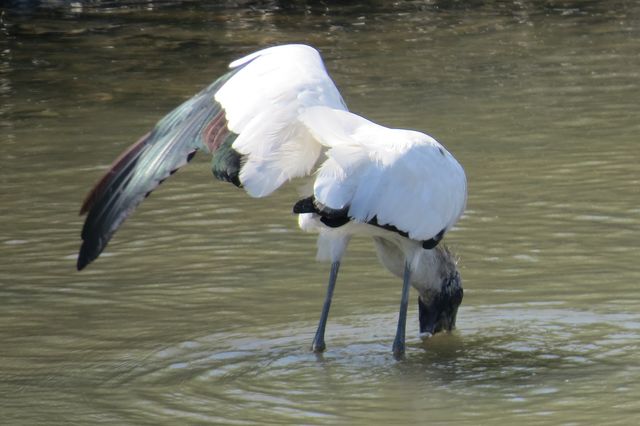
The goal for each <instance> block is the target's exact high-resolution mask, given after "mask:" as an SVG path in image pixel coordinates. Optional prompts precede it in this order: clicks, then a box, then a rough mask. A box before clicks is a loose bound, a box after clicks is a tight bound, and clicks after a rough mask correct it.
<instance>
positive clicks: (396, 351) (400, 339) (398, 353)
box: [393, 262, 411, 359]
mask: <svg viewBox="0 0 640 426" xmlns="http://www.w3.org/2000/svg"><path fill="white" fill-rule="evenodd" d="M410 277H411V268H410V267H409V262H406V263H405V264H404V276H403V279H402V296H401V297H400V312H399V313H398V329H397V330H396V338H395V340H394V341H393V356H394V357H395V358H396V359H401V358H402V357H403V355H404V336H405V328H406V324H407V308H408V306H409V279H410Z"/></svg>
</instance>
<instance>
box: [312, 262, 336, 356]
mask: <svg viewBox="0 0 640 426" xmlns="http://www.w3.org/2000/svg"><path fill="white" fill-rule="evenodd" d="M339 268H340V262H339V261H335V262H332V263H331V274H330V275H329V285H328V287H327V295H326V296H325V299H324V305H323V306H322V314H320V323H319V324H318V330H317V331H316V335H315V337H314V338H313V343H312V344H311V350H312V351H314V352H323V351H324V350H325V348H326V347H327V346H326V345H325V344H324V329H325V327H326V325H327V318H328V317H329V308H330V307H331V298H332V297H333V289H334V288H335V286H336V279H337V278H338V269H339Z"/></svg>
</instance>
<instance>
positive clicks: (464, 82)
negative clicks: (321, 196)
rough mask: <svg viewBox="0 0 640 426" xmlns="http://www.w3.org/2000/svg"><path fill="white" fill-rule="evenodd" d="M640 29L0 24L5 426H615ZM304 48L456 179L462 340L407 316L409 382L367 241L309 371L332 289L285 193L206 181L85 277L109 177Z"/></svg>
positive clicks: (356, 16)
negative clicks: (455, 165) (83, 231)
mask: <svg viewBox="0 0 640 426" xmlns="http://www.w3.org/2000/svg"><path fill="white" fill-rule="evenodd" d="M148 8H150V9H152V10H148ZM639 21H640V9H639V8H638V7H637V5H635V4H629V3H628V2H622V1H620V2H618V1H616V2H602V1H591V2H569V1H550V2H543V3H541V2H513V3H505V2H452V1H448V2H442V1H434V2H386V1H371V2H368V3H366V4H365V3H362V2H349V3H347V4H346V5H345V4H340V5H338V4H337V3H336V4H334V3H331V4H323V5H320V4H318V3H316V2H276V1H271V2H254V1H252V2H233V4H231V2H227V3H216V4H213V3H211V4H209V3H207V4H201V3H200V2H135V1H134V2H127V3H126V4H124V3H119V2H107V1H105V2H12V3H11V4H10V6H9V7H8V8H6V9H5V13H4V15H3V17H2V26H1V27H0V30H1V31H2V34H1V35H0V142H1V143H2V147H3V151H2V155H1V156H0V167H1V170H2V175H1V179H2V191H0V206H1V208H2V212H3V220H2V221H0V298H1V299H2V304H0V339H1V340H2V345H0V358H1V359H2V363H1V366H0V396H1V400H2V402H0V407H1V412H2V416H3V421H4V422H6V423H7V424H12V425H22V424H24V425H31V424H38V423H48V424H51V423H54V424H56V423H57V424H70V423H74V422H75V423H80V424H87V423H98V422H102V423H111V424H176V423H180V424H202V423H207V422H210V423H220V424H234V423H235V424H247V423H264V422H266V421H271V422H278V421H279V422H282V423H297V424H299V423H329V424H330V423H339V424H344V423H351V424H353V423H355V424H358V423H368V424H369V423H380V424H383V423H384V424H396V423H403V424H406V423H416V424H418V423H419V424H423V423H424V422H425V421H427V420H425V419H428V421H429V422H430V423H444V422H450V423H451V422H455V423H465V422H466V423H469V424H483V423H492V424H493V423H499V422H500V420H497V419H502V422H503V423H508V424H512V423H514V422H515V421H524V422H526V423H547V424H558V423H572V422H573V423H592V424H597V423H603V422H607V423H619V424H628V423H630V419H632V418H633V416H634V415H635V414H636V413H637V412H638V410H640V406H639V405H638V401H639V400H640V398H639V397H640V387H639V386H638V383H640V380H639V379H640V369H639V368H638V358H637V352H638V342H639V341H640V331H639V328H640V310H638V299H639V297H638V296H639V293H638V292H639V290H638V286H637V283H638V281H640V272H639V269H638V267H637V262H636V259H635V258H636V250H635V248H636V247H637V241H638V237H639V235H638V230H639V229H640V220H639V213H640V210H639V209H638V206H637V200H638V199H639V195H640V194H639V191H640V190H639V189H638V188H640V187H639V186H638V182H637V179H636V178H635V176H636V175H637V164H638V153H637V152H638V151H637V146H636V144H637V134H638V131H639V130H640V124H639V123H640V120H638V118H639V117H638V108H637V99H639V98H640V85H639V84H638V81H640V80H639V77H640V75H639V74H640V72H639V71H638V70H640V51H639V50H640V47H639V46H640V44H639V43H637V40H638V38H639V36H640V34H639V33H638V28H640V25H639V24H640V22H639ZM293 41H305V42H308V43H311V44H314V45H316V46H317V47H319V48H320V49H321V50H322V52H323V55H324V57H326V58H327V67H328V69H329V71H330V72H331V74H332V76H333V77H334V79H335V80H336V83H337V84H338V86H339V87H340V88H341V90H342V92H343V94H344V96H345V98H346V99H348V100H349V101H350V108H351V109H353V110H354V111H357V112H360V113H363V114H364V115H365V116H368V117H370V118H371V119H373V120H375V121H379V122H381V123H383V124H386V125H391V126H397V127H408V128H417V129H422V130H425V131H427V132H428V133H430V134H433V135H434V136H435V137H436V138H437V139H438V140H441V141H443V142H444V143H445V145H446V146H447V148H448V149H450V150H451V151H452V152H453V153H455V155H456V157H457V158H459V159H460V161H461V163H462V164H463V165H464V166H465V167H466V170H467V174H468V177H469V185H470V186H469V195H470V198H469V208H468V211H467V214H466V216H465V217H464V218H463V220H462V221H461V222H460V225H459V227H458V228H457V229H456V230H455V232H453V233H452V234H451V235H450V236H448V243H449V244H450V245H451V246H453V248H454V249H455V251H456V252H457V253H458V254H459V255H460V266H461V268H462V270H461V272H462V275H463V278H464V280H465V289H466V290H467V291H466V293H465V300H464V303H463V305H462V307H461V310H460V314H459V318H458V327H459V329H458V331H456V332H455V333H454V334H452V335H444V336H438V337H436V338H433V339H431V340H429V341H427V342H426V343H423V342H422V341H420V340H419V339H418V338H417V328H418V327H417V321H416V320H415V316H416V312H415V310H416V308H415V306H412V307H411V310H410V312H409V318H410V320H409V324H408V327H409V330H408V355H407V359H406V360H405V361H404V362H401V363H396V362H395V361H394V360H393V358H392V356H391V355H390V353H389V347H388V343H389V341H390V340H391V339H392V336H393V331H394V324H395V319H396V317H395V315H396V312H395V311H396V307H397V298H398V294H399V291H400V288H399V286H398V283H397V280H395V279H394V278H393V277H391V276H390V275H388V274H387V273H386V272H385V271H384V270H382V268H381V267H379V266H377V265H376V261H375V259H374V258H373V254H372V248H371V246H370V243H369V242H368V241H359V240H356V241H354V243H353V245H352V247H350V250H349V253H348V255H347V258H346V259H345V262H344V264H343V268H342V271H341V277H340V281H339V284H338V286H337V288H336V294H335V300H334V306H333V307H332V310H333V312H332V318H331V324H330V327H329V329H328V331H327V332H328V336H327V338H328V343H329V348H328V352H327V353H325V354H324V355H323V356H322V357H321V358H319V359H316V357H315V356H314V355H313V354H312V353H310V352H309V351H308V345H309V344H310V341H311V338H312V333H313V331H314V328H315V324H316V321H317V317H316V315H317V312H318V310H319V308H320V304H321V302H322V296H323V292H324V288H325V279H326V265H319V264H316V263H313V262H310V259H312V258H313V255H314V251H315V248H314V242H313V241H314V238H313V236H308V235H304V234H301V233H300V232H298V231H297V229H296V223H295V218H294V217H291V216H290V214H289V209H290V202H291V200H292V199H295V198H296V196H297V188H296V184H294V185H291V187H290V188H286V189H284V190H283V191H280V192H278V193H277V194H275V195H274V197H271V198H269V199H267V200H260V201H255V200H251V199H248V198H247V197H246V196H244V194H242V193H241V192H238V191H235V190H234V189H233V188H227V187H226V186H225V185H218V184H216V183H214V182H212V181H209V176H210V175H209V170H208V164H206V162H199V163H198V162H197V163H196V164H193V165H191V166H190V167H189V168H186V169H185V170H184V171H180V173H178V174H177V175H176V176H175V177H173V178H172V179H171V181H170V182H167V183H166V184H165V185H163V187H162V188H160V189H159V190H158V191H157V192H154V194H153V196H152V197H150V198H149V199H148V200H147V201H146V202H145V203H144V205H143V206H142V208H141V209H140V211H138V212H136V214H135V215H134V216H133V217H132V218H131V219H130V220H129V221H128V222H127V223H126V224H125V226H124V227H123V229H122V230H121V231H119V233H118V235H117V236H116V238H115V240H114V241H113V242H112V243H111V245H110V247H109V251H108V252H107V253H105V254H106V255H107V256H106V257H104V258H101V259H100V261H99V262H97V263H95V264H94V265H92V267H91V268H90V269H89V270H87V271H85V272H83V273H81V274H77V273H75V271H74V263H75V256H76V253H77V248H78V244H79V236H78V234H79V230H80V227H81V219H80V218H79V217H78V216H77V210H78V208H79V205H80V202H81V200H82V197H83V196H84V194H85V192H86V191H87V190H88V189H89V187H90V186H91V184H92V183H93V182H94V181H95V180H96V179H97V178H98V177H99V175H100V174H101V173H102V171H103V170H104V169H105V168H106V166H107V165H108V164H107V163H106V162H108V161H109V160H110V159H112V158H113V157H114V155H116V154H117V153H118V152H120V151H121V150H122V149H123V148H124V147H126V146H127V145H129V144H130V143H131V142H133V141H134V140H135V139H136V138H137V137H138V136H140V135H142V134H144V133H145V132H146V131H147V130H148V128H149V127H150V126H151V125H153V123H155V121H156V120H157V119H158V118H159V117H161V116H163V115H164V114H165V113H166V112H167V111H168V110H170V109H171V108H173V107H174V106H175V105H176V104H178V103H179V102H181V101H182V100H184V99H186V98H188V97H189V96H191V95H192V94H193V93H195V92H196V91H198V90H199V89H200V88H201V87H203V86H205V85H206V84H208V83H209V82H210V81H211V80H212V79H213V78H214V77H215V76H216V75H219V74H220V73H221V72H222V71H223V70H224V69H225V67H226V64H227V63H228V62H229V61H230V60H231V59H233V58H236V57H239V56H241V55H242V54H245V53H247V52H249V51H252V50H255V49H257V48H259V47H263V46H266V45H271V44H275V43H283V42H293ZM258 229H261V230H260V231H258ZM264 229H266V231H264ZM412 303H415V301H414V302H412ZM412 319H413V320H412Z"/></svg>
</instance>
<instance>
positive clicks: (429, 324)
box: [418, 247, 463, 338]
mask: <svg viewBox="0 0 640 426" xmlns="http://www.w3.org/2000/svg"><path fill="white" fill-rule="evenodd" d="M435 254H436V256H438V257H440V259H439V262H437V264H438V266H439V267H438V271H437V272H438V273H437V279H436V280H435V281H436V285H435V286H434V285H430V286H428V287H427V288H425V289H424V290H422V291H421V292H420V296H418V316H419V320H420V336H421V337H422V338H428V337H431V336H432V335H434V334H435V333H438V332H440V331H451V330H453V328H455V325H456V315H457V314H458V306H460V303H462V295H463V291H462V279H461V278H460V273H459V272H458V269H457V267H456V262H455V259H454V257H453V255H452V254H451V252H450V251H449V250H448V249H447V248H446V247H437V251H436V253H435Z"/></svg>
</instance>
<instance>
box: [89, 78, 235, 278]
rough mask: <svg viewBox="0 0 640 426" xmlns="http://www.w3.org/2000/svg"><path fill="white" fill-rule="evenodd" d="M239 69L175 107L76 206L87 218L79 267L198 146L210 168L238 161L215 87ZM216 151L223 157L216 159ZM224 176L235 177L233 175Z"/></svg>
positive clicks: (99, 250) (105, 242)
mask: <svg viewBox="0 0 640 426" xmlns="http://www.w3.org/2000/svg"><path fill="white" fill-rule="evenodd" d="M239 69H240V68H236V69H234V70H233V71H231V72H229V73H227V74H225V75H224V76H222V77H220V78H219V79H218V80H216V81H215V82H214V83H213V84H211V85H210V86H209V87H207V88H206V89H204V90H202V91H201V92H200V93H198V94H197V95H196V96H194V97H193V98H191V99H189V100H188V101H186V102H185V103H183V104H182V105H180V106H179V107H178V108H176V109H175V110H173V111H172V112H171V113H169V114H168V115H167V116H166V117H165V118H163V119H162V120H161V121H160V122H159V123H158V124H157V125H156V127H155V128H154V129H153V131H151V132H150V133H148V134H147V135H146V136H144V137H143V138H142V139H140V140H139V141H138V142H136V143H135V144H134V145H132V146H131V147H130V148H129V149H127V150H126V151H125V152H124V153H123V154H122V155H121V156H120V157H119V158H118V159H117V160H116V161H115V162H114V163H113V165H112V166H111V167H110V169H109V171H108V172H107V173H106V174H105V175H104V177H103V178H102V179H101V180H100V181H99V182H98V183H97V185H96V186H95V187H94V189H93V190H92V191H91V192H90V193H89V195H88V196H87V198H86V199H85V201H84V203H83V205H82V208H81V209H80V214H84V213H87V219H86V221H85V223H84V227H83V228H82V240H83V242H82V246H81V247H80V253H79V255H78V264H77V266H78V270H80V269H83V268H84V267H85V266H86V265H87V264H89V263H90V262H91V261H93V260H94V259H95V258H97V257H98V256H99V255H100V253H101V252H102V250H104V248H105V247H106V245H107V243H108V242H109V239H110V238H111V237H112V235H113V234H114V233H115V232H116V230H117V229H118V227H119V226H120V225H121V224H122V222H123V221H124V220H125V219H126V218H127V216H128V215H129V214H130V213H131V212H132V211H133V210H134V209H135V208H136V207H137V206H138V204H140V202H142V200H144V198H145V197H146V196H147V195H149V193H151V191H153V190H154V189H155V188H156V187H157V186H158V185H159V184H160V183H162V182H163V181H164V180H165V179H166V178H167V177H169V176H170V175H171V174H173V173H174V172H175V171H176V170H177V169H179V168H180V167H182V166H184V165H185V164H187V163H188V162H189V161H190V160H191V158H192V157H193V156H194V155H195V153H196V151H198V150H200V149H205V150H206V151H209V152H211V153H212V154H213V155H214V173H215V171H216V170H215V166H216V164H218V167H219V168H224V167H226V166H227V165H226V163H225V161H226V162H233V161H235V162H237V163H238V162H239V159H238V158H235V157H233V154H234V151H233V150H232V148H231V143H232V140H233V139H235V135H233V134H232V133H230V132H229V130H228V129H227V128H226V120H225V118H224V110H223V109H222V107H221V106H220V105H219V104H218V103H217V102H216V101H215V99H214V96H215V93H216V92H217V91H218V90H219V89H220V87H222V85H223V84H224V83H225V82H226V81H227V80H228V79H229V78H231V77H232V76H233V75H234V74H235V73H236V72H237V71H238V70H239ZM229 141H231V142H229ZM217 151H220V155H217ZM235 154H236V156H237V153H235ZM217 156H220V157H224V158H223V159H222V160H220V159H218V160H216V157H217ZM230 167H231V168H230V170H231V171H230V172H229V173H233V170H232V169H233V164H232V165H231V166H230ZM227 168H229V167H227ZM235 179H236V180H237V172H236V176H235ZM228 180H231V181H234V178H233V176H231V177H230V178H229V179H228Z"/></svg>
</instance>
